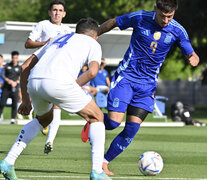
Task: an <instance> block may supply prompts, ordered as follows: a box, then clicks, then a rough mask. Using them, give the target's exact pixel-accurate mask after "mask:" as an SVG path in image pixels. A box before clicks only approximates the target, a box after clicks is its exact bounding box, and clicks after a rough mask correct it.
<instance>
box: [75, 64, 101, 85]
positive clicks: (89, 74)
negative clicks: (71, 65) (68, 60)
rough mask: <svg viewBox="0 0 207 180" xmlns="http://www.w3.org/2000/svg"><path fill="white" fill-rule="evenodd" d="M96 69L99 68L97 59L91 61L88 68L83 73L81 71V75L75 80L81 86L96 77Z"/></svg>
mask: <svg viewBox="0 0 207 180" xmlns="http://www.w3.org/2000/svg"><path fill="white" fill-rule="evenodd" d="M98 70H99V63H98V62H97V61H92V62H91V63H90V64H89V68H88V70H87V71H86V72H85V73H83V74H82V75H81V76H79V77H78V79H77V80H76V82H77V83H78V85H79V86H83V85H84V84H86V83H87V82H88V81H90V80H92V79H93V78H95V77H96V75H97V73H98Z"/></svg>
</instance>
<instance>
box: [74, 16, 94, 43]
mask: <svg viewBox="0 0 207 180" xmlns="http://www.w3.org/2000/svg"><path fill="white" fill-rule="evenodd" d="M75 32H76V33H79V34H85V35H88V36H91V37H92V38H94V39H97V38H98V23H97V22H96V21H95V20H94V19H92V18H83V19H80V20H79V21H78V23H77V25H76V31H75Z"/></svg>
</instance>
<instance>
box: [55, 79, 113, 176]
mask: <svg viewBox="0 0 207 180" xmlns="http://www.w3.org/2000/svg"><path fill="white" fill-rule="evenodd" d="M57 86H58V87H60V88H59V89H57V91H56V93H57V94H58V100H59V101H56V102H53V103H54V104H56V105H57V106H59V107H60V108H61V109H64V110H65V111H67V112H73V113H74V112H76V113H77V114H79V115H80V116H82V117H83V118H84V119H86V120H87V121H88V122H90V123H91V125H90V130H89V134H90V143H91V154H92V172H91V179H92V180H93V179H94V180H95V179H97V178H96V176H103V179H104V178H105V179H108V180H110V178H108V177H107V175H105V173H104V172H103V170H102V162H103V156H104V143H105V126H104V123H103V113H102V111H101V110H100V108H99V107H98V106H97V104H96V103H95V102H94V100H92V97H91V96H90V95H89V94H88V93H85V91H84V90H83V89H82V88H81V87H80V86H79V85H78V84H77V83H76V82H74V83H73V84H68V85H67V84H64V86H62V85H61V84H58V85H57Z"/></svg>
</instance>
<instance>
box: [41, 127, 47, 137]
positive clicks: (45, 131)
mask: <svg viewBox="0 0 207 180" xmlns="http://www.w3.org/2000/svg"><path fill="white" fill-rule="evenodd" d="M41 132H42V134H43V135H45V136H46V135H47V134H48V132H49V126H47V127H46V128H44V129H43V130H42V131H41Z"/></svg>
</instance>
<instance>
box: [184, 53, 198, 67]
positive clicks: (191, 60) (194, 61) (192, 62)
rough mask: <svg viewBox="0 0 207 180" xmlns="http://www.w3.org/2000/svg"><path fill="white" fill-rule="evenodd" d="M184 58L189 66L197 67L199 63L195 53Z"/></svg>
mask: <svg viewBox="0 0 207 180" xmlns="http://www.w3.org/2000/svg"><path fill="white" fill-rule="evenodd" d="M186 57H187V59H188V61H189V63H190V65H191V66H197V65H198V63H199V61H200V60H199V57H198V55H197V54H196V53H195V52H193V53H192V54H190V55H188V56H186Z"/></svg>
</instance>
